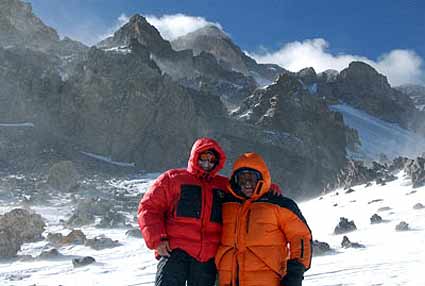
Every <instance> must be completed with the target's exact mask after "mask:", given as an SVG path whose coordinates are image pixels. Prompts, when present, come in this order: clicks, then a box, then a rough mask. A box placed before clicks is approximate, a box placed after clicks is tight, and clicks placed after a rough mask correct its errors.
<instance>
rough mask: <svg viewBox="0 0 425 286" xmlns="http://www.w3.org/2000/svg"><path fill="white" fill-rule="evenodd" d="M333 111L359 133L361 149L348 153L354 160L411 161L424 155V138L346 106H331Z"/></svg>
mask: <svg viewBox="0 0 425 286" xmlns="http://www.w3.org/2000/svg"><path fill="white" fill-rule="evenodd" d="M331 109H332V110H334V111H338V112H341V113H342V114H343V115H344V122H345V124H347V125H348V126H349V127H351V128H354V129H356V130H357V131H358V133H359V136H360V140H361V144H362V145H361V146H360V149H359V150H356V151H355V152H350V153H349V155H350V156H351V157H352V158H354V159H361V160H376V159H378V158H379V156H380V155H381V154H385V155H386V156H387V157H388V158H389V159H393V158H395V157H397V156H406V157H410V158H414V157H416V156H418V155H421V154H422V153H423V152H425V138H424V137H423V136H420V135H418V134H416V133H414V132H411V131H408V130H406V129H403V128H401V127H400V126H399V125H397V124H391V123H388V122H386V121H384V120H381V119H379V118H376V117H374V116H371V115H369V114H367V113H366V112H364V111H361V110H358V109H355V108H353V107H351V106H349V105H344V104H339V105H333V106H331Z"/></svg>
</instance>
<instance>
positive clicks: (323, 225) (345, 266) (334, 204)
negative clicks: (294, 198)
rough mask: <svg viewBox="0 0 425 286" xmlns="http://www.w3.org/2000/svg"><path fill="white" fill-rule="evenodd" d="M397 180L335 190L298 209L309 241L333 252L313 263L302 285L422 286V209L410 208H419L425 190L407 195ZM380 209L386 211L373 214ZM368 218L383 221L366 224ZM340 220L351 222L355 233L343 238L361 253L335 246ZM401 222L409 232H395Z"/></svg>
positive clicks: (424, 259)
mask: <svg viewBox="0 0 425 286" xmlns="http://www.w3.org/2000/svg"><path fill="white" fill-rule="evenodd" d="M403 175H404V174H403V173H400V174H398V177H399V179H398V180H396V181H393V182H390V183H388V184H387V185H385V186H381V185H374V184H373V185H372V186H370V187H366V185H361V186H357V187H354V188H353V190H354V192H351V193H346V191H344V190H337V191H334V192H332V193H329V194H327V195H325V196H323V197H322V198H318V199H314V200H311V201H308V202H305V203H302V204H300V207H301V210H302V211H303V214H304V216H305V217H306V219H307V221H308V222H309V224H310V226H311V228H312V231H313V237H314V239H317V240H319V241H325V242H327V243H329V244H330V246H331V248H334V249H335V250H336V251H337V254H335V255H328V256H319V257H314V258H313V261H312V267H311V269H310V271H308V272H307V273H306V278H305V282H304V284H303V285H304V286H325V285H327V286H330V285H347V286H348V285H353V286H354V285H356V286H364V285H415V286H416V285H418V286H419V285H425V276H423V275H420V273H421V269H422V268H423V265H425V247H424V245H425V209H418V210H415V209H413V206H414V205H415V204H417V203H422V204H425V187H422V188H419V189H415V190H413V189H412V187H411V185H410V182H409V181H408V180H407V179H406V178H404V177H403ZM384 207H388V208H390V209H388V210H386V211H378V210H379V209H380V208H384ZM373 214H378V215H379V216H381V217H382V219H383V220H384V221H385V220H386V222H384V223H381V224H371V223H370V217H371V216H372V215H373ZM340 217H345V218H347V219H349V220H353V221H354V223H355V224H356V226H357V231H354V232H350V233H347V234H345V235H347V236H348V237H349V239H350V240H351V241H352V242H358V243H361V244H363V245H365V246H366V248H364V249H353V248H348V249H344V248H342V247H341V242H342V238H343V236H344V234H342V235H334V234H333V231H334V228H335V226H336V225H337V224H338V222H339V218H340ZM401 221H405V222H407V223H408V224H409V226H410V227H411V229H412V230H411V231H405V232H397V231H396V230H395V227H396V225H397V224H399V223H400V222H401Z"/></svg>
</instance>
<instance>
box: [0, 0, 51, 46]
mask: <svg viewBox="0 0 425 286" xmlns="http://www.w3.org/2000/svg"><path fill="white" fill-rule="evenodd" d="M58 41H59V36H58V33H57V32H56V30H55V29H53V28H51V27H48V26H47V25H45V24H44V23H43V22H42V21H41V20H40V19H39V18H38V17H37V16H35V15H34V14H33V12H32V6H31V4H30V3H25V2H21V1H18V0H1V1H0V46H3V47H10V46H25V47H29V48H32V49H35V50H39V51H45V50H47V49H48V48H50V47H51V46H52V45H54V44H56V43H57V42H58Z"/></svg>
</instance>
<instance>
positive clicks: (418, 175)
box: [404, 157, 425, 188]
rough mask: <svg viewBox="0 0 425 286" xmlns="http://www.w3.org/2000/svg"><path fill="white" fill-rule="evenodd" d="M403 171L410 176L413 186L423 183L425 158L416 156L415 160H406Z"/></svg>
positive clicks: (424, 182) (424, 181) (424, 179)
mask: <svg viewBox="0 0 425 286" xmlns="http://www.w3.org/2000/svg"><path fill="white" fill-rule="evenodd" d="M404 171H405V172H406V174H407V175H409V176H410V177H411V180H412V184H413V188H418V187H422V186H424V185H425V158H422V157H417V158H416V159H415V160H408V161H407V162H406V164H405V166H404Z"/></svg>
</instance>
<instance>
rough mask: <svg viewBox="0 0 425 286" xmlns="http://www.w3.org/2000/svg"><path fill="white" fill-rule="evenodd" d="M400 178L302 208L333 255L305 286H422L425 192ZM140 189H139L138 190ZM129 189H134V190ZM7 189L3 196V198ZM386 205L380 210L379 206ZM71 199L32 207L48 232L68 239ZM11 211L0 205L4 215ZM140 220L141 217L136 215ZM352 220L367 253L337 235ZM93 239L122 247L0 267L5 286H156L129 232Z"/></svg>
mask: <svg viewBox="0 0 425 286" xmlns="http://www.w3.org/2000/svg"><path fill="white" fill-rule="evenodd" d="M155 176H156V175H149V176H145V177H143V178H134V179H132V180H130V181H116V182H115V184H118V185H119V186H121V187H124V188H127V189H131V190H132V191H134V192H139V193H143V192H145V191H146V189H147V188H148V186H149V185H150V184H151V182H152V180H153V179H154V177H155ZM398 176H399V179H398V180H396V181H393V182H390V183H387V185H385V186H381V185H372V186H370V187H366V186H365V185H361V186H357V187H354V188H353V189H354V192H352V193H349V194H348V193H345V191H344V190H337V191H335V192H332V193H329V194H326V195H324V196H323V197H322V198H317V199H313V200H310V201H306V202H302V203H299V206H300V209H301V210H302V212H303V214H304V216H305V217H306V219H307V221H308V223H309V225H310V228H311V229H312V232H313V238H314V239H317V240H320V241H325V242H328V243H329V244H330V246H331V247H332V248H334V249H335V250H336V251H337V253H336V254H334V255H328V256H320V257H314V258H313V260H312V267H311V269H310V270H309V271H308V272H306V274H305V279H304V282H303V285H304V286H330V285H341V286H342V285H344V286H365V285H385V286H386V285H401V286H403V285H425V276H424V275H422V271H423V270H422V268H423V265H425V247H424V245H425V209H422V210H414V209H413V205H414V204H416V203H418V202H421V203H422V204H425V187H422V188H418V189H415V191H416V192H413V189H412V187H411V184H410V181H408V180H407V179H406V178H404V177H403V173H400V174H398ZM135 185H136V186H137V185H140V188H137V187H134V186H135ZM130 186H131V187H130ZM1 191H2V190H0V192H1ZM378 199H382V201H378V202H375V203H371V202H372V201H374V200H378ZM69 202H70V199H69V198H63V199H62V200H58V201H55V202H51V203H54V206H37V207H33V210H35V211H36V212H37V213H40V214H41V215H42V216H43V217H44V218H45V219H46V220H47V222H48V226H47V230H46V232H45V235H46V234H47V233H48V232H61V233H63V234H67V233H68V232H69V231H70V230H69V229H65V228H64V227H63V225H62V224H61V223H60V222H59V220H60V219H65V218H67V217H69V216H70V215H71V208H70V207H69ZM381 207H390V208H391V209H390V210H388V211H382V212H379V213H378V214H379V215H380V216H382V217H383V219H384V220H388V222H386V223H382V224H377V225H371V224H370V222H369V218H370V217H371V216H372V215H373V214H374V213H377V210H378V209H379V208H381ZM12 208H13V206H6V205H5V204H4V203H3V202H2V204H1V205H0V214H2V213H5V212H7V211H10V210H11V209H12ZM134 214H136V210H134ZM341 216H344V217H346V218H348V219H349V220H354V222H355V224H356V225H357V228H358V230H357V231H354V232H351V233H348V234H346V235H347V236H348V237H349V238H350V240H351V241H353V242H359V243H362V244H364V245H366V248H365V249H343V248H341V246H340V243H341V241H342V236H343V235H333V234H332V233H333V230H334V227H335V226H336V225H337V223H338V221H339V217H341ZM402 220H404V221H406V222H407V223H408V224H409V225H410V226H411V228H412V229H413V230H412V231H407V232H396V231H395V226H396V224H398V223H399V222H400V221H402ZM81 229H82V230H83V232H84V233H86V234H87V237H88V238H92V237H94V236H96V235H99V234H105V235H106V236H107V237H110V238H112V239H116V240H119V241H120V243H122V246H120V247H116V248H112V249H105V250H100V251H96V250H92V249H90V248H88V247H85V246H81V245H80V246H67V247H62V248H60V249H59V251H60V252H61V253H62V254H64V257H63V258H58V259H53V260H36V261H33V262H25V261H12V260H10V261H3V262H0V284H1V285H5V286H28V285H37V286H41V285H47V286H57V285H64V286H80V285H84V286H95V285H99V286H109V285H111V286H112V285H113V286H130V285H134V286H136V285H154V283H153V281H154V277H155V272H156V264H157V261H156V260H155V259H154V257H153V253H152V251H150V250H148V249H147V248H146V246H145V244H144V242H143V240H141V239H137V238H132V237H126V235H125V232H126V229H97V228H94V227H93V226H88V227H82V228H81ZM45 246H46V242H45V241H42V242H37V243H28V244H25V245H24V247H23V249H22V251H21V252H20V253H19V254H21V255H22V254H31V255H33V256H36V255H38V254H39V253H40V252H41V251H42V250H43V247H45ZM87 255H89V256H92V257H94V258H95V259H96V263H94V264H91V265H89V266H86V267H81V268H75V269H74V268H73V267H72V263H71V259H72V258H73V257H75V256H87Z"/></svg>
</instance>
